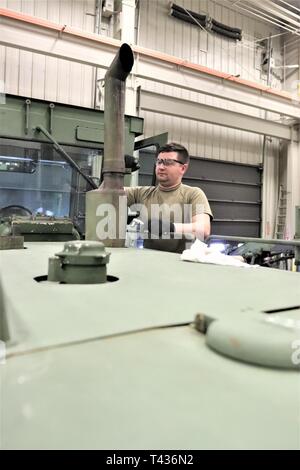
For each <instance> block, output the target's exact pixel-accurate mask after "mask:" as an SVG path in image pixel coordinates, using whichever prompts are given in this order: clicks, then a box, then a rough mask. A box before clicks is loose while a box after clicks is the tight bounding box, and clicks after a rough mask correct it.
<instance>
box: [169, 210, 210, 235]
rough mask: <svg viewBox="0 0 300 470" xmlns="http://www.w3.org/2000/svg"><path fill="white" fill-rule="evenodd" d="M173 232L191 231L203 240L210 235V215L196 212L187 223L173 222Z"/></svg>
mask: <svg viewBox="0 0 300 470" xmlns="http://www.w3.org/2000/svg"><path fill="white" fill-rule="evenodd" d="M174 227H175V233H193V234H194V235H195V236H196V237H197V238H199V239H200V240H205V238H207V237H208V236H209V235H210V216H209V215H208V214H197V215H194V217H192V222H191V223H189V224H177V223H176V224H174Z"/></svg>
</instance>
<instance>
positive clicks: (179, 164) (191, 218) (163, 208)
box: [125, 143, 212, 253]
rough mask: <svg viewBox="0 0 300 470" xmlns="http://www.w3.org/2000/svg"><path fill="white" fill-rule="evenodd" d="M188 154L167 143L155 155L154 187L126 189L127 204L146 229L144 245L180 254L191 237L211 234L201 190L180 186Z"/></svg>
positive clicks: (208, 210) (209, 218)
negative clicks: (155, 183)
mask: <svg viewBox="0 0 300 470" xmlns="http://www.w3.org/2000/svg"><path fill="white" fill-rule="evenodd" d="M188 165H189V154H188V151H187V150H186V148H185V147H183V146H182V145H180V144H176V143H170V144H166V145H164V146H163V147H160V149H159V150H158V152H157V158H156V165H155V173H156V179H157V181H158V185H157V186H137V187H134V188H125V191H126V194H127V205H128V206H129V207H130V208H131V209H132V210H138V211H139V212H140V218H141V219H142V220H143V222H144V224H145V227H146V229H148V232H147V231H146V236H145V241H144V246H145V248H152V249H157V250H163V251H174V252H177V253H181V252H182V251H183V250H185V249H186V242H187V241H188V240H191V236H192V237H195V236H196V237H197V238H199V239H201V240H203V239H205V238H206V237H207V236H208V235H209V234H210V220H211V219H212V212H211V209H210V206H209V203H208V200H207V197H206V196H205V194H204V192H203V191H202V190H201V189H200V188H196V187H192V186H187V185H185V184H182V178H183V175H184V174H185V173H186V171H187V169H188Z"/></svg>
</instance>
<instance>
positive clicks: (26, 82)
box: [0, 0, 95, 107]
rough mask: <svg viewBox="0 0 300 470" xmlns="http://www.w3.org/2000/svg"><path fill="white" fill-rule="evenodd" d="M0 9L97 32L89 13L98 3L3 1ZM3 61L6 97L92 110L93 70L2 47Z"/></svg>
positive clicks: (83, 0) (92, 0)
mask: <svg viewBox="0 0 300 470" xmlns="http://www.w3.org/2000/svg"><path fill="white" fill-rule="evenodd" d="M0 7H4V8H9V9H11V10H16V11H20V12H22V13H27V14H30V15H34V16H37V17H40V18H45V19H48V20H49V21H54V22H56V23H60V24H68V25H69V26H73V27H76V28H80V29H82V30H85V31H91V32H93V31H94V17H93V16H91V15H87V13H91V14H93V13H94V10H95V0H0ZM0 60H1V67H0V70H1V69H2V70H3V72H0V74H2V75H0V80H4V82H5V91H6V93H11V94H16V95H21V96H28V97H33V98H40V99H45V100H53V101H58V102H63V103H69V104H74V105H79V106H87V107H92V106H93V99H94V98H93V92H94V76H95V71H94V68H93V67H90V66H87V65H81V64H75V63H70V62H68V61H65V60H61V59H55V58H52V57H45V56H43V55H40V54H34V53H31V52H26V51H18V50H16V49H13V48H5V47H2V46H1V48H0ZM2 66H3V67H2ZM2 76H3V78H2Z"/></svg>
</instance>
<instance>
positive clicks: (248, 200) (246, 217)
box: [139, 149, 262, 237]
mask: <svg viewBox="0 0 300 470" xmlns="http://www.w3.org/2000/svg"><path fill="white" fill-rule="evenodd" d="M154 162H155V152H154V151H149V150H146V149H143V150H140V165H141V168H140V171H139V185H141V186H147V185H151V184H153V183H154V180H153V172H154ZM261 174H262V173H261V168H260V167H259V166H254V165H245V164H241V163H234V162H227V161H220V160H212V159H207V158H196V157H191V162H190V166H189V169H188V171H187V173H186V175H185V177H184V179H183V183H185V184H188V185H190V186H197V187H199V188H201V189H203V191H204V192H205V194H206V195H207V198H208V200H209V203H210V205H211V209H212V212H213V214H214V220H213V222H212V230H211V232H212V234H214V235H235V236H244V237H259V236H260V227H261V190H262V183H261Z"/></svg>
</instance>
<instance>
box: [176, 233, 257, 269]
mask: <svg viewBox="0 0 300 470" xmlns="http://www.w3.org/2000/svg"><path fill="white" fill-rule="evenodd" d="M181 259H182V261H194V262H197V263H210V264H222V265H223V266H237V267H240V268H257V267H259V266H258V265H257V264H255V265H252V264H247V263H244V262H243V261H240V260H239V259H237V258H236V257H234V256H229V255H224V254H223V253H220V252H219V251H217V250H216V249H215V248H213V247H208V246H207V245H206V243H203V242H201V241H200V240H198V239H196V240H195V241H194V243H193V244H192V246H191V248H190V249H189V250H184V251H183V252H182V254H181Z"/></svg>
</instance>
